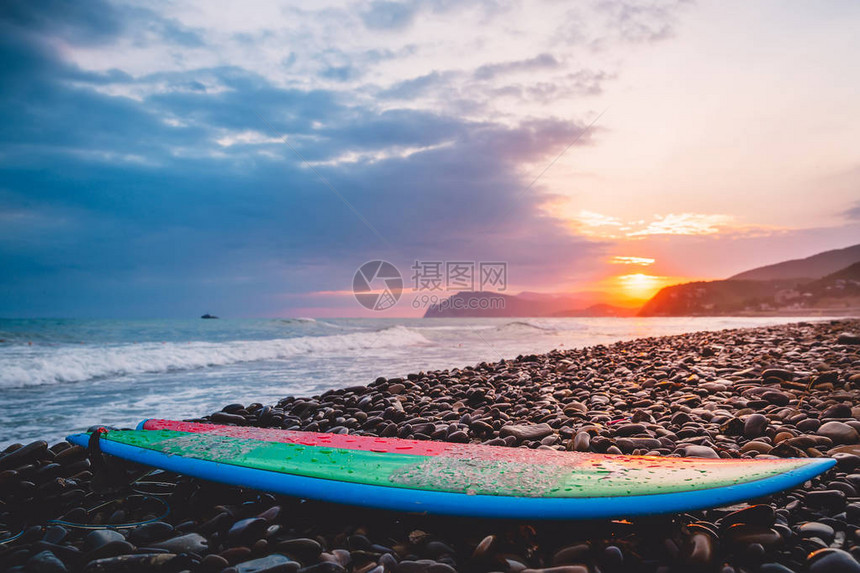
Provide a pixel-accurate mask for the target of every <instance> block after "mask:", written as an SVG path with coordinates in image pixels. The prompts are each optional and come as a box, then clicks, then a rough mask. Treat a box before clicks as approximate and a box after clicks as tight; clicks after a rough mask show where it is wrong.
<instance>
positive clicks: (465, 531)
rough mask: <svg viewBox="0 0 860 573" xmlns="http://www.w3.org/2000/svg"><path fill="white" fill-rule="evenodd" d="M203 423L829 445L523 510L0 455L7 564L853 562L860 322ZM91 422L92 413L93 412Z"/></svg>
mask: <svg viewBox="0 0 860 573" xmlns="http://www.w3.org/2000/svg"><path fill="white" fill-rule="evenodd" d="M192 421H206V422H211V423H217V424H229V425H241V426H258V427H266V428H283V429H291V430H305V431H319V432H332V433H352V434H359V435H372V436H383V437H401V438H410V439H418V440H437V441H448V442H455V443H484V444H490V445H498V446H506V447H521V448H533V449H537V448H550V449H556V450H569V451H582V452H586V451H590V452H596V453H610V454H612V453H615V454H635V455H645V454H648V455H660V456H686V457H702V458H717V457H720V458H756V457H758V458H762V457H780V458H788V457H832V458H835V459H836V460H837V465H836V466H835V467H834V468H833V469H832V470H830V471H828V472H827V473H826V474H823V475H822V476H820V477H818V478H816V479H814V480H812V481H809V482H806V483H805V484H803V486H802V487H800V488H797V489H794V490H790V491H786V492H782V493H780V494H777V495H774V496H771V497H768V498H766V499H759V500H750V502H749V503H746V504H740V505H736V506H731V507H724V508H717V509H710V510H704V511H696V512H690V513H684V514H674V515H663V516H653V517H637V518H629V519H618V520H604V521H591V522H557V521H555V522H528V523H527V522H512V521H488V520H476V519H462V518H450V517H433V516H426V515H413V514H399V513H392V512H384V511H377V510H370V509H363V508H351V507H345V506H337V505H330V504H324V503H319V502H313V501H306V500H300V499H294V498H289V497H282V496H273V495H270V494H267V493H263V492H259V491H253V490H246V489H241V488H236V487H228V486H224V485H219V484H214V483H209V482H204V481H201V480H197V479H193V478H187V477H183V476H178V475H174V474H171V473H168V472H161V471H155V472H153V471H152V470H151V468H145V467H141V466H136V465H134V464H129V463H126V462H121V461H119V460H116V459H112V458H108V457H105V456H102V455H100V454H99V455H96V456H88V453H87V450H86V449H85V448H81V447H78V446H72V445H70V444H68V443H66V442H57V443H54V444H48V443H47V442H46V441H41V440H38V441H34V442H31V443H28V444H12V445H10V446H9V447H7V448H6V449H5V450H4V451H3V452H2V454H0V571H7V572H9V573H12V572H33V573H63V572H71V571H86V572H88V573H97V572H135V571H164V572H179V571H192V572H197V571H200V572H212V573H215V572H219V571H224V572H228V573H261V572H265V571H270V572H284V573H286V572H294V571H300V572H303V573H312V572H320V573H322V572H329V573H340V572H355V573H419V572H431V573H445V572H450V571H474V572H487V571H502V572H512V573H518V572H523V571H525V572H531V571H551V572H553V573H586V572H595V573H596V572H599V571H603V572H621V571H642V572H666V573H668V572H672V571H719V572H721V573H732V572H750V573H754V572H762V573H779V572H788V571H810V572H814V573H819V572H843V571H844V572H853V571H860V562H858V560H860V320H856V319H851V320H848V319H846V320H833V321H825V322H800V323H793V324H787V325H778V326H766V327H758V328H747V329H733V330H722V331H709V332H696V333H690V334H682V335H674V336H665V337H654V338H640V339H635V340H630V341H624V342H618V343H614V344H611V345H597V346H589V347H586V348H581V349H570V350H554V351H552V352H549V353H547V354H531V355H523V356H519V357H517V358H516V359H513V360H501V361H498V362H494V363H487V362H482V363H480V364H477V365H474V366H470V367H464V368H459V369H449V370H439V371H432V372H413V373H406V374H404V375H403V376H402V377H392V378H378V379H376V380H372V381H371V380H369V381H368V383H367V384H366V385H361V386H352V387H347V388H342V389H336V390H330V391H327V392H325V393H323V394H321V395H317V396H312V397H301V396H288V397H285V398H283V399H281V400H279V401H277V402H276V403H271V404H260V403H254V404H239V403H235V404H228V405H225V406H224V407H223V408H222V409H221V410H220V411H218V412H213V413H211V414H210V415H208V416H203V417H201V418H196V419H194V420H192ZM94 422H95V420H94Z"/></svg>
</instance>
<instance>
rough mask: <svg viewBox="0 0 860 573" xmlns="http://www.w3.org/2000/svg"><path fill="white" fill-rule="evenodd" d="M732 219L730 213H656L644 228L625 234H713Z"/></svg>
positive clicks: (633, 235)
mask: <svg viewBox="0 0 860 573" xmlns="http://www.w3.org/2000/svg"><path fill="white" fill-rule="evenodd" d="M733 220H734V218H733V217H732V216H730V215H706V214H701V213H669V214H668V215H657V216H656V217H655V220H654V221H652V222H650V223H649V224H648V225H647V226H646V227H645V228H644V229H640V230H637V231H633V232H629V233H627V235H628V236H629V237H638V236H642V235H714V234H717V233H719V232H720V231H721V230H722V229H725V228H726V227H728V226H730V225H731V224H732V222H733Z"/></svg>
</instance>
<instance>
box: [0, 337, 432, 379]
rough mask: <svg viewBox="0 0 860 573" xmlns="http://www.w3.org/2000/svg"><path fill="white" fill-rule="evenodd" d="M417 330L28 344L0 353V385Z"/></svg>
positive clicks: (121, 372) (245, 358)
mask: <svg viewBox="0 0 860 573" xmlns="http://www.w3.org/2000/svg"><path fill="white" fill-rule="evenodd" d="M429 343H430V341H429V340H427V339H426V338H425V337H424V336H422V335H421V334H420V333H418V332H414V331H412V330H410V329H408V328H406V327H403V326H393V327H390V328H386V329H383V330H379V331H375V332H361V333H352V334H339V335H334V336H302V337H297V338H281V339H274V340H239V341H233V342H186V343H179V342H165V343H155V342H147V343H141V344H122V345H114V346H98V347H87V346H75V347H71V346H66V347H54V348H44V347H37V346H36V347H29V348H27V349H26V350H24V351H17V352H15V353H8V354H0V388H19V387H23V386H40V385H46V384H57V383H63V382H81V381H85V380H91V379H94V378H105V377H112V376H127V375H136V374H147V373H158V372H168V371H175V370H189V369H194V368H205V367H208V366H226V365H229V364H237V363H240V362H255V361H261V360H280V359H286V358H289V357H291V356H296V355H299V354H308V353H316V352H328V353H341V354H342V353H345V352H346V353H349V352H350V351H355V350H367V349H371V348H385V347H389V348H390V347H400V346H417V345H423V344H429Z"/></svg>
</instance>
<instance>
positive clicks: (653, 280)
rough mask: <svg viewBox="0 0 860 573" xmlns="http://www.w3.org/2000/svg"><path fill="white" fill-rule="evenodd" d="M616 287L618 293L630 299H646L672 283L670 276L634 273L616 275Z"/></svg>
mask: <svg viewBox="0 0 860 573" xmlns="http://www.w3.org/2000/svg"><path fill="white" fill-rule="evenodd" d="M614 282H615V288H616V289H617V291H618V293H619V294H620V295H621V296H623V297H625V298H627V299H630V300H639V301H643V302H644V301H646V300H648V299H649V298H651V297H652V296H654V295H655V294H657V291H659V290H660V289H661V288H663V287H664V286H666V285H668V284H671V283H672V280H671V278H670V277H659V276H654V275H646V274H644V273H634V274H629V275H618V276H616V277H614Z"/></svg>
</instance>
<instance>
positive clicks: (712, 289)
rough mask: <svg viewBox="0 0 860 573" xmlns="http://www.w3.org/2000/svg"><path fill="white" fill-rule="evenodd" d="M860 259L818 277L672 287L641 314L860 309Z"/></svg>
mask: <svg viewBox="0 0 860 573" xmlns="http://www.w3.org/2000/svg"><path fill="white" fill-rule="evenodd" d="M858 310H860V262H859V263H854V264H853V265H850V266H848V267H846V268H844V269H841V270H839V271H837V272H835V273H831V274H829V275H827V276H826V277H824V278H821V279H818V280H809V279H786V280H769V281H750V280H731V279H730V280H724V281H710V282H695V283H687V284H682V285H674V286H670V287H666V288H664V289H662V290H661V291H660V292H658V293H657V294H656V295H655V296H654V297H653V298H652V299H651V300H649V301H648V302H647V303H646V304H645V306H643V307H642V309H641V310H640V311H639V316H690V315H694V316H695V315H708V316H709V315H730V314H787V315H792V314H801V315H806V314H857V313H858Z"/></svg>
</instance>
